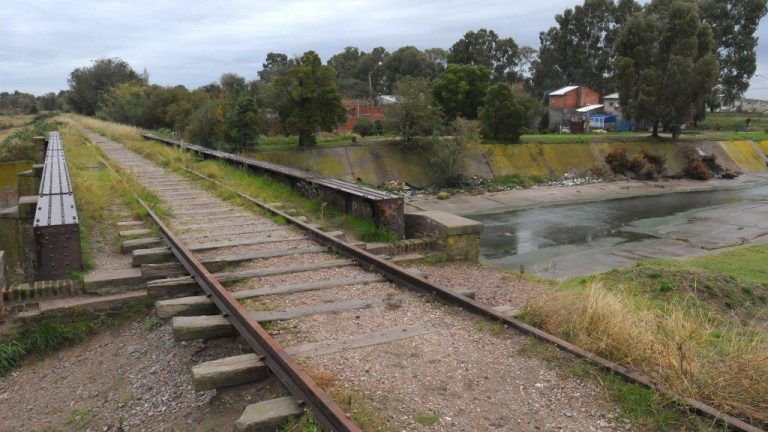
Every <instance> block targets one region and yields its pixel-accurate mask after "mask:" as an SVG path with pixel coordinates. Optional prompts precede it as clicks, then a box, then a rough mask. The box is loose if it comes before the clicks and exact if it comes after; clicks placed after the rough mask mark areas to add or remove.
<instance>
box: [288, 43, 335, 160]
mask: <svg viewBox="0 0 768 432" xmlns="http://www.w3.org/2000/svg"><path fill="white" fill-rule="evenodd" d="M275 87H276V90H277V92H278V95H280V96H279V98H280V99H279V101H278V115H279V116H280V121H281V122H282V123H283V124H284V125H285V127H286V129H287V130H288V131H291V132H294V133H298V134H299V145H301V146H306V147H310V146H314V145H315V143H316V140H315V134H316V133H317V131H318V130H326V131H330V130H333V129H334V128H335V127H336V126H337V125H338V124H339V123H340V122H343V121H344V120H345V119H346V110H345V109H344V106H343V105H342V104H341V95H339V92H338V90H337V89H336V71H334V70H333V68H332V67H330V66H325V65H323V64H322V62H321V61H320V57H319V56H318V55H317V54H316V53H315V52H314V51H307V52H306V53H304V55H303V56H301V58H300V59H299V60H298V61H297V62H296V66H294V67H292V68H290V69H289V70H288V71H286V72H285V73H284V74H282V75H280V76H278V77H277V78H276V79H275Z"/></svg>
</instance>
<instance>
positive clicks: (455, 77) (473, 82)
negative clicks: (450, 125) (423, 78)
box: [432, 64, 489, 121]
mask: <svg viewBox="0 0 768 432" xmlns="http://www.w3.org/2000/svg"><path fill="white" fill-rule="evenodd" d="M488 75H489V74H488V69H486V68H484V67H482V66H469V65H458V64H450V65H448V68H447V69H446V70H445V72H443V73H441V74H440V75H439V76H438V77H437V78H435V80H434V82H433V83H432V95H433V96H434V98H435V101H436V102H437V103H438V105H440V108H441V110H442V111H443V114H444V115H445V118H446V120H448V121H453V119H455V118H456V117H464V118H467V119H476V118H477V110H478V109H479V108H480V105H482V103H483V98H484V97H485V91H486V90H487V89H488V79H489V78H488Z"/></svg>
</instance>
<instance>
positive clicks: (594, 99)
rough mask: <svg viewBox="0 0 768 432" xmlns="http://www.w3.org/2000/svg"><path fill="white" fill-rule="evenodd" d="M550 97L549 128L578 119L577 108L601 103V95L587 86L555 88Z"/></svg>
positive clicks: (558, 126)
mask: <svg viewBox="0 0 768 432" xmlns="http://www.w3.org/2000/svg"><path fill="white" fill-rule="evenodd" d="M548 97H549V103H548V108H549V128H550V129H552V130H558V129H560V127H561V126H566V127H569V126H570V123H571V121H578V120H579V118H578V117H579V116H578V113H577V112H576V110H577V109H579V108H583V107H586V106H590V105H598V104H600V95H599V94H597V92H596V91H594V90H592V89H591V88H589V87H587V86H568V87H563V88H561V89H558V90H555V91H553V92H552V93H550V94H549V95H548Z"/></svg>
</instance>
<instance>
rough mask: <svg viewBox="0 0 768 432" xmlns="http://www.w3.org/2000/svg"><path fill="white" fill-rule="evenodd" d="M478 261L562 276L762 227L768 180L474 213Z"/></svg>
mask: <svg viewBox="0 0 768 432" xmlns="http://www.w3.org/2000/svg"><path fill="white" fill-rule="evenodd" d="M472 219H475V220H478V221H480V222H483V223H484V224H485V229H484V231H483V234H482V236H481V241H480V244H481V249H480V258H481V261H482V262H483V263H485V264H488V265H493V266H499V267H504V268H507V269H512V270H518V271H523V272H527V273H533V274H536V275H539V276H544V277H549V278H555V279H563V278H569V277H574V276H578V275H583V274H588V273H594V272H599V271H606V270H609V269H611V268H614V267H622V266H626V265H630V264H632V263H634V262H636V261H639V260H643V259H648V258H657V257H658V258H674V257H685V256H696V255H701V254H704V253H707V251H711V250H716V249H719V248H723V247H728V246H732V245H736V244H744V243H750V242H754V241H762V240H763V239H764V238H765V237H764V236H766V235H768V185H762V186H754V187H750V188H745V189H731V190H719V191H706V192H687V193H673V194H666V195H656V196H647V197H634V198H624V199H615V200H608V201H598V202H589V203H582V204H568V205H561V206H552V207H538V208H533V209H526V210H519V211H511V212H507V213H495V214H488V215H475V216H472Z"/></svg>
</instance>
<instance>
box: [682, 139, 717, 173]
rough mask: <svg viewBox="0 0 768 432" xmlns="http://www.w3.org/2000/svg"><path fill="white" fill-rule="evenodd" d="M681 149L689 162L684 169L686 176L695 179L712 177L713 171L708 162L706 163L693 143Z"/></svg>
mask: <svg viewBox="0 0 768 432" xmlns="http://www.w3.org/2000/svg"><path fill="white" fill-rule="evenodd" d="M681 151H682V153H683V157H684V158H685V160H686V162H687V164H686V166H685V169H684V170H683V173H684V174H685V176H686V177H688V178H691V179H694V180H709V179H711V178H712V171H710V169H709V167H708V166H707V164H706V163H704V161H703V159H702V157H701V155H699V152H698V150H696V148H695V147H693V146H692V145H685V146H683V148H682V150H681ZM713 157H714V155H713Z"/></svg>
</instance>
